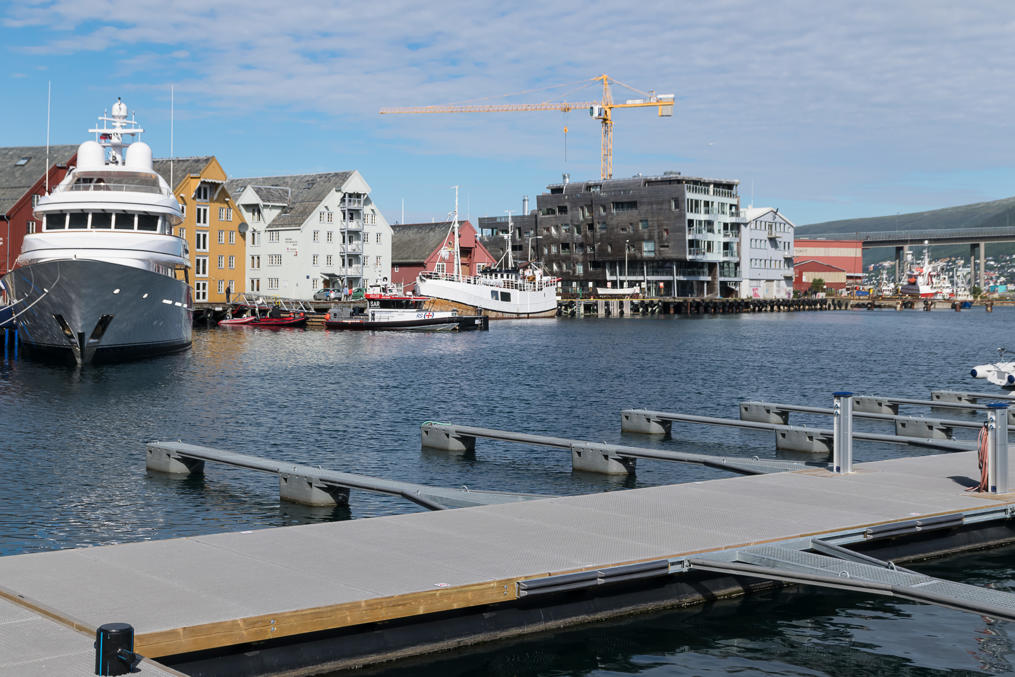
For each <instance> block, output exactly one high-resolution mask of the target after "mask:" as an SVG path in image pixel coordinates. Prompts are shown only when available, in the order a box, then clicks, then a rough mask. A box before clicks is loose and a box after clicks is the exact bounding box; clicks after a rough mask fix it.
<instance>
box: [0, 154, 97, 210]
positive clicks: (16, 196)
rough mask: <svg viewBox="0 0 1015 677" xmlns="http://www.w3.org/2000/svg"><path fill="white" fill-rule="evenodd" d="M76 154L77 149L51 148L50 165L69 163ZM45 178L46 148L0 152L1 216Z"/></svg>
mask: <svg viewBox="0 0 1015 677" xmlns="http://www.w3.org/2000/svg"><path fill="white" fill-rule="evenodd" d="M77 150H78V147H77V146H67V145H63V146H50V147H49V163H50V164H51V165H53V164H57V163H61V162H68V161H69V160H70V159H71V158H72V157H74V153H76V152H77ZM25 158H27V160H25ZM22 160H25V161H24V162H22ZM45 175H46V147H45V146H8V147H6V148H0V214H6V213H7V212H8V211H9V210H10V209H11V207H13V206H14V204H15V203H16V202H17V201H18V200H20V199H21V198H22V197H24V195H25V193H27V192H28V190H29V189H30V188H31V187H32V186H33V185H35V182H36V181H38V180H39V179H41V178H42V177H43V176H45Z"/></svg>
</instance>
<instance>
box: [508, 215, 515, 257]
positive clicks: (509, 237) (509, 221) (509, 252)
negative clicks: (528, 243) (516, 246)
mask: <svg viewBox="0 0 1015 677" xmlns="http://www.w3.org/2000/svg"><path fill="white" fill-rule="evenodd" d="M507 215H508V229H507V259H508V266H507V267H508V268H509V269H510V268H514V267H515V263H514V259H512V258H511V234H512V230H513V229H514V224H513V223H511V210H510V209H508V210H507Z"/></svg>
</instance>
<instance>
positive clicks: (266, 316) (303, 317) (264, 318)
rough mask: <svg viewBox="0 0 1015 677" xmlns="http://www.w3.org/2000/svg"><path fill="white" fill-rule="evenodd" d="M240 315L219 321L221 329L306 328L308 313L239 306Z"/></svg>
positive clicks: (278, 307) (277, 308)
mask: <svg viewBox="0 0 1015 677" xmlns="http://www.w3.org/2000/svg"><path fill="white" fill-rule="evenodd" d="M238 310H239V312H240V314H239V315H237V316H236V317H227V318H226V319H224V320H220V321H219V326H220V327H238V326H242V327H305V326H307V312H306V311H305V310H289V309H284V308H282V307H281V306H271V307H266V306H258V305H252V306H239V308H238Z"/></svg>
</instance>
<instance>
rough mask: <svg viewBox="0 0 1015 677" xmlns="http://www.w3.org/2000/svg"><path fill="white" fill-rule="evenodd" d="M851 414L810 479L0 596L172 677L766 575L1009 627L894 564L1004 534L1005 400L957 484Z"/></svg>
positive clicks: (521, 628) (440, 643)
mask: <svg viewBox="0 0 1015 677" xmlns="http://www.w3.org/2000/svg"><path fill="white" fill-rule="evenodd" d="M852 403H853V400H852V398H851V397H849V396H848V394H839V396H837V397H836V398H835V401H834V404H835V406H834V407H833V409H835V410H836V412H835V414H834V416H833V418H834V421H833V431H834V434H833V438H834V439H833V442H834V444H833V452H832V466H831V469H826V468H824V467H807V468H805V469H801V470H795V471H787V472H770V473H763V474H757V475H750V476H741V477H730V478H724V479H715V480H709V481H702V482H693V483H688V484H677V485H668V486H658V487H648V488H642V489H631V490H624V491H610V492H605V493H600V494H594V495H579V496H568V497H552V498H545V499H538V500H517V501H511V502H506V503H496V504H491V505H477V506H475V507H471V508H469V509H457V510H439V511H434V512H424V513H414V514H405V515H396V516H391V517H377V518H371V519H361V520H353V521H346V522H332V523H325V524H313V525H306V526H296V527H283V528H275V529H264V530H258V531H252V532H240V533H226V534H214V535H208V536H197V537H191V538H178V539H172V540H167V541H150V542H141V543H130V544H123V545H115V546H103V547H94V548H83V549H74V550H63V551H56V552H46V553H35V554H29V555H18V556H11V557H4V558H0V581H2V582H3V586H4V588H3V592H2V596H3V597H4V599H5V600H6V601H8V602H11V603H14V604H16V605H18V606H19V607H22V608H27V606H26V602H25V600H33V602H32V603H33V604H34V605H36V608H45V609H46V610H47V611H48V617H49V618H51V619H54V620H56V621H57V622H62V623H63V625H64V626H69V627H77V628H85V629H86V630H94V628H95V627H98V626H99V625H101V624H104V623H109V622H126V623H130V624H131V625H132V626H133V627H134V628H135V631H136V634H135V650H136V651H137V652H138V653H140V654H142V655H144V656H147V657H149V658H154V659H156V660H158V661H159V662H160V663H162V664H165V665H168V666H170V667H172V668H175V669H178V670H180V671H182V672H184V673H187V674H254V673H259V674H260V673H264V672H270V671H276V672H282V671H285V670H300V669H315V670H320V669H323V668H328V669H337V668H341V667H351V666H354V665H363V664H366V663H371V662H378V661H383V660H390V659H392V658H397V657H402V656H406V655H411V654H418V653H423V652H427V651H435V650H439V649H443V648H450V647H453V646H460V645H462V644H468V643H475V642H481V641H485V640H490V639H494V638H499V637H508V636H513V635H519V634H524V633H527V632H533V631H536V630H543V629H548V628H555V627H563V626H568V625H571V624H576V623H582V622H587V621H591V620H596V619H601V618H606V617H609V616H611V615H615V614H621V613H632V612H639V611H649V610H656V609H661V608H665V607H668V606H677V605H687V604H694V603H700V602H703V601H706V600H707V599H714V598H717V597H726V596H734V595H739V594H743V593H745V592H749V591H751V590H756V589H759V588H762V587H766V586H770V585H773V581H777V582H789V583H798V584H803V585H814V586H820V587H835V588H846V589H849V590H857V591H862V592H866V593H870V594H879V595H889V596H895V597H900V598H905V599H912V600H918V601H921V602H927V603H934V604H941V605H945V606H949V607H952V608H958V609H963V610H967V611H970V612H974V613H979V614H987V615H991V616H994V617H996V618H1001V619H1007V620H1015V595H1012V594H1009V593H1006V592H1002V591H996V590H988V589H984V588H978V587H975V586H968V585H961V584H956V583H950V582H947V581H943V580H940V579H936V578H932V577H929V576H924V575H922V574H918V573H914V572H911V571H909V570H905V569H900V568H899V567H898V566H896V565H895V564H894V562H895V561H908V560H912V559H917V558H921V557H928V556H932V555H935V554H940V553H944V552H952V551H956V550H960V549H964V548H970V547H977V546H985V545H994V544H1000V543H1006V542H1012V541H1013V540H1015V529H1013V523H1012V517H1013V514H1015V495H1012V494H1010V493H1008V492H1009V490H1010V487H1011V486H1013V479H1015V478H1013V477H1012V474H1013V473H1012V465H1011V464H1008V454H1009V451H1008V445H1007V426H1005V425H1003V421H1004V420H1005V419H1004V417H1005V416H1006V415H1007V414H1006V412H1005V411H1004V409H1005V406H1006V405H1005V404H999V405H996V406H994V407H991V408H990V409H989V410H988V411H987V412H986V413H987V429H988V431H989V434H988V440H987V447H986V450H987V452H988V453H987V454H986V458H987V460H988V476H987V478H986V491H982V492H975V493H974V492H971V491H967V490H966V489H967V488H968V486H969V485H974V486H975V485H978V484H979V482H978V478H979V474H980V473H979V470H978V468H977V459H978V457H977V452H976V451H969V452H958V453H948V454H942V455H928V456H923V457H921V458H902V459H893V460H888V461H876V462H869V463H859V464H855V465H854V464H853V460H852V440H853V438H852V430H851V423H852ZM999 423H1002V424H1000V425H999ZM191 451H193V450H191ZM194 453H197V452H194ZM234 460H236V459H234ZM27 650H29V649H27V648H24V649H20V648H16V649H15V653H17V652H18V651H27ZM16 658H17V657H16V656H15V657H13V658H12V657H10V656H4V657H2V658H0V668H2V667H4V661H7V663H8V664H10V663H11V662H13V660H16ZM0 672H2V670H0Z"/></svg>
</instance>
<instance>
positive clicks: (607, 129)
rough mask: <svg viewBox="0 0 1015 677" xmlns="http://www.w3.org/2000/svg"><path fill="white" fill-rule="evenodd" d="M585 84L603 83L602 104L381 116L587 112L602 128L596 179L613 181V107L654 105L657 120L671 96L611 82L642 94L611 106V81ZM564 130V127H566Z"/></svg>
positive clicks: (668, 110)
mask: <svg viewBox="0 0 1015 677" xmlns="http://www.w3.org/2000/svg"><path fill="white" fill-rule="evenodd" d="M586 82H589V83H590V82H602V83H603V98H602V100H601V101H573V102H567V101H561V102H543V103H505V104H480V105H463V104H451V105H445V106H416V107H413V108H382V109H381V110H380V113H381V115H389V114H394V113H507V112H522V111H535V110H559V111H562V112H564V113H567V112H569V111H573V110H579V109H586V110H588V112H589V116H590V117H593V118H595V119H596V120H600V121H601V122H602V126H603V137H602V144H601V146H600V150H601V157H600V162H599V176H600V177H601V178H603V179H609V178H613V109H614V108H645V107H648V106H655V107H656V109H657V110H658V111H659V117H672V116H673V95H672V94H656V93H655V92H652V91H650V92H642V91H641V90H638V89H635V88H634V87H631V86H630V85H625V84H624V83H622V82H620V81H619V80H613V83H614V84H617V85H621V86H623V87H627V88H628V89H630V90H632V91H635V92H638V93H639V94H641V95H643V97H644V98H641V99H628V100H627V101H625V102H624V103H614V102H613V95H612V94H611V93H610V78H609V77H607V76H606V75H600V76H599V77H597V78H592V79H591V80H588V81H586ZM565 129H566V127H565Z"/></svg>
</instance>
